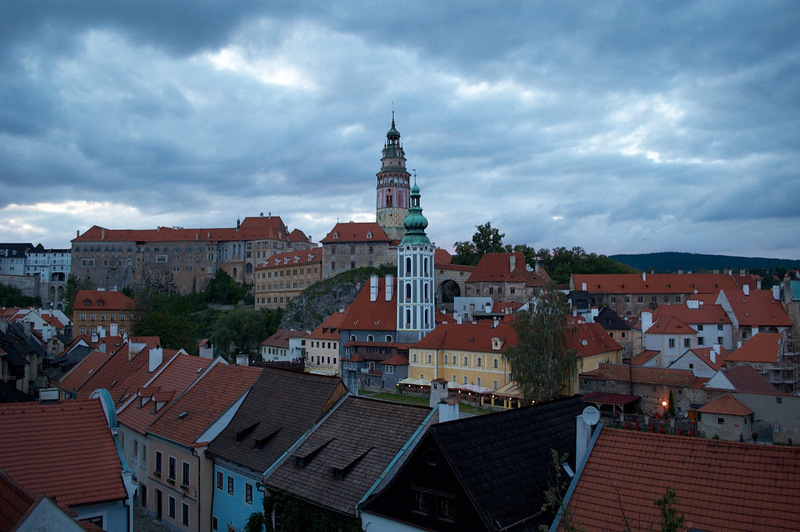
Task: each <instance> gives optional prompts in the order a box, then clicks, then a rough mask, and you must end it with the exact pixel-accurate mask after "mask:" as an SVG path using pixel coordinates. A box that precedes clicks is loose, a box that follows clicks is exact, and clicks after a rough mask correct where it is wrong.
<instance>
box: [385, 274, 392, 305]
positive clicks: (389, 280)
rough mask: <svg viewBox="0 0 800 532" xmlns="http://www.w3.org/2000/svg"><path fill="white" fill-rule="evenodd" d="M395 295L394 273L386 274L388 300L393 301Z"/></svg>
mask: <svg viewBox="0 0 800 532" xmlns="http://www.w3.org/2000/svg"><path fill="white" fill-rule="evenodd" d="M393 295H394V275H392V274H391V273H387V274H386V301H391V300H392V296H393Z"/></svg>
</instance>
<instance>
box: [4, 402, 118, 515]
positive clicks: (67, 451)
mask: <svg viewBox="0 0 800 532" xmlns="http://www.w3.org/2000/svg"><path fill="white" fill-rule="evenodd" d="M0 441H2V442H3V444H2V445H0V469H2V470H3V471H5V472H6V473H8V474H9V475H11V476H12V477H13V478H14V479H15V480H16V481H17V482H18V483H19V484H20V485H21V486H23V487H24V488H25V490H26V491H27V492H29V493H31V494H40V493H44V494H46V495H47V496H49V497H52V498H54V499H56V500H58V502H59V503H61V504H66V505H67V506H73V505H81V504H93V503H98V502H103V501H118V500H122V499H125V498H126V497H127V494H126V492H125V487H124V486H123V483H122V474H121V473H122V464H121V462H120V458H119V455H118V454H117V447H116V444H115V443H114V438H113V436H112V435H111V429H110V428H109V426H108V421H107V420H106V416H105V413H104V412H103V407H102V405H101V403H100V400H99V399H86V400H75V401H65V402H62V403H57V404H41V403H14V404H4V405H0Z"/></svg>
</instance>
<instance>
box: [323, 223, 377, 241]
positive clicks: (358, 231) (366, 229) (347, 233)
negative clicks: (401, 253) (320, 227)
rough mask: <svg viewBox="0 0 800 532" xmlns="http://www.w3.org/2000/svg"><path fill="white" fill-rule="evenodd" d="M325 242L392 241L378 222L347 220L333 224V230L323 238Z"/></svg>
mask: <svg viewBox="0 0 800 532" xmlns="http://www.w3.org/2000/svg"><path fill="white" fill-rule="evenodd" d="M321 242H322V243H324V244H335V243H337V242H346V243H351V242H363V243H368V242H391V239H390V238H389V237H388V236H386V233H384V231H383V229H381V226H380V225H378V224H377V223H376V222H347V223H344V222H342V223H338V224H336V225H334V226H333V229H331V232H330V233H328V234H327V236H325V238H323V239H322V240H321Z"/></svg>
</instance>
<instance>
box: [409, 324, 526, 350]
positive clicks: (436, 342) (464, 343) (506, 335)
mask: <svg viewBox="0 0 800 532" xmlns="http://www.w3.org/2000/svg"><path fill="white" fill-rule="evenodd" d="M492 338H499V339H500V340H501V341H502V344H501V346H500V350H496V349H492ZM516 343H517V334H516V332H514V329H513V328H512V327H511V326H510V325H509V324H507V323H504V322H501V323H500V324H499V325H498V326H497V327H496V328H493V322H492V321H491V320H480V321H478V322H477V323H460V324H459V323H441V324H439V325H437V326H436V328H435V329H433V330H432V331H431V332H429V333H428V334H427V335H426V336H425V338H423V339H422V340H420V341H419V342H417V343H416V344H414V345H413V346H412V347H413V348H417V349H449V350H454V351H472V352H478V353H501V352H502V350H503V348H505V347H506V346H507V345H514V344H516Z"/></svg>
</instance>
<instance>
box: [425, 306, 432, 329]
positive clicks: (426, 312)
mask: <svg viewBox="0 0 800 532" xmlns="http://www.w3.org/2000/svg"><path fill="white" fill-rule="evenodd" d="M430 322H431V320H430V315H429V314H428V309H425V328H426V329H430V328H431V327H430Z"/></svg>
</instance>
